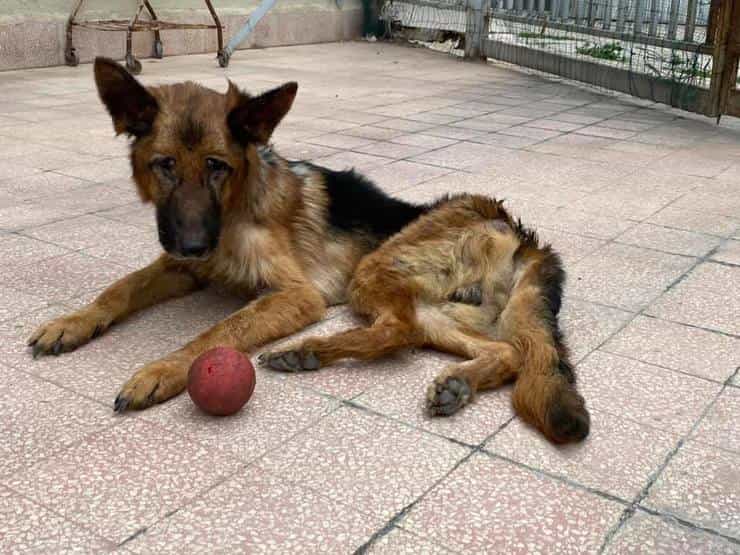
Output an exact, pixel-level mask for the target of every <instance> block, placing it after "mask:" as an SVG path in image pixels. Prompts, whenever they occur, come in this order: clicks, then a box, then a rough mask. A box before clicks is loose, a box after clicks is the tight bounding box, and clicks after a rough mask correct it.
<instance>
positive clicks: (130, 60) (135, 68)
mask: <svg viewBox="0 0 740 555" xmlns="http://www.w3.org/2000/svg"><path fill="white" fill-rule="evenodd" d="M126 67H127V68H128V70H129V71H130V72H131V73H133V74H134V75H138V74H139V73H141V62H140V61H139V60H137V59H136V58H134V57H133V56H132V55H129V56H126Z"/></svg>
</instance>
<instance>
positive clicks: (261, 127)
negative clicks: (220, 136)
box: [227, 82, 298, 145]
mask: <svg viewBox="0 0 740 555" xmlns="http://www.w3.org/2000/svg"><path fill="white" fill-rule="evenodd" d="M232 87H233V85H232V84H230V85H229V93H227V94H229V95H230V96H233V94H234V89H233V88H232ZM296 92H298V83H294V82H290V83H285V84H284V85H282V86H281V87H278V88H277V89H272V90H271V91H267V92H266V93H264V94H261V95H259V96H255V97H250V96H248V95H246V94H241V96H240V99H239V101H238V103H237V105H236V107H234V108H233V109H232V110H231V112H229V115H228V118H227V123H228V124H229V130H230V131H231V134H232V135H233V136H234V138H235V139H236V140H237V141H239V142H240V143H241V144H243V145H246V144H247V143H250V142H252V143H258V144H267V142H268V141H269V140H270V136H271V135H272V132H273V131H274V130H275V128H276V127H277V124H278V123H280V120H281V119H283V117H284V116H285V114H287V113H288V110H290V107H291V106H292V105H293V100H294V99H295V95H296Z"/></svg>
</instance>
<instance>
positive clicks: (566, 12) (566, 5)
mask: <svg viewBox="0 0 740 555" xmlns="http://www.w3.org/2000/svg"><path fill="white" fill-rule="evenodd" d="M560 17H561V18H562V19H563V20H564V21H568V20H569V19H570V0H561V1H560Z"/></svg>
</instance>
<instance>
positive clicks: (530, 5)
mask: <svg viewBox="0 0 740 555" xmlns="http://www.w3.org/2000/svg"><path fill="white" fill-rule="evenodd" d="M533 12H534V0H527V13H529V14H531V13H533Z"/></svg>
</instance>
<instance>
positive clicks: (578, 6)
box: [573, 0, 583, 25]
mask: <svg viewBox="0 0 740 555" xmlns="http://www.w3.org/2000/svg"><path fill="white" fill-rule="evenodd" d="M574 4H575V5H574V6H573V18H574V19H575V22H576V25H580V24H581V19H582V18H583V0H575V2H574Z"/></svg>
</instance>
